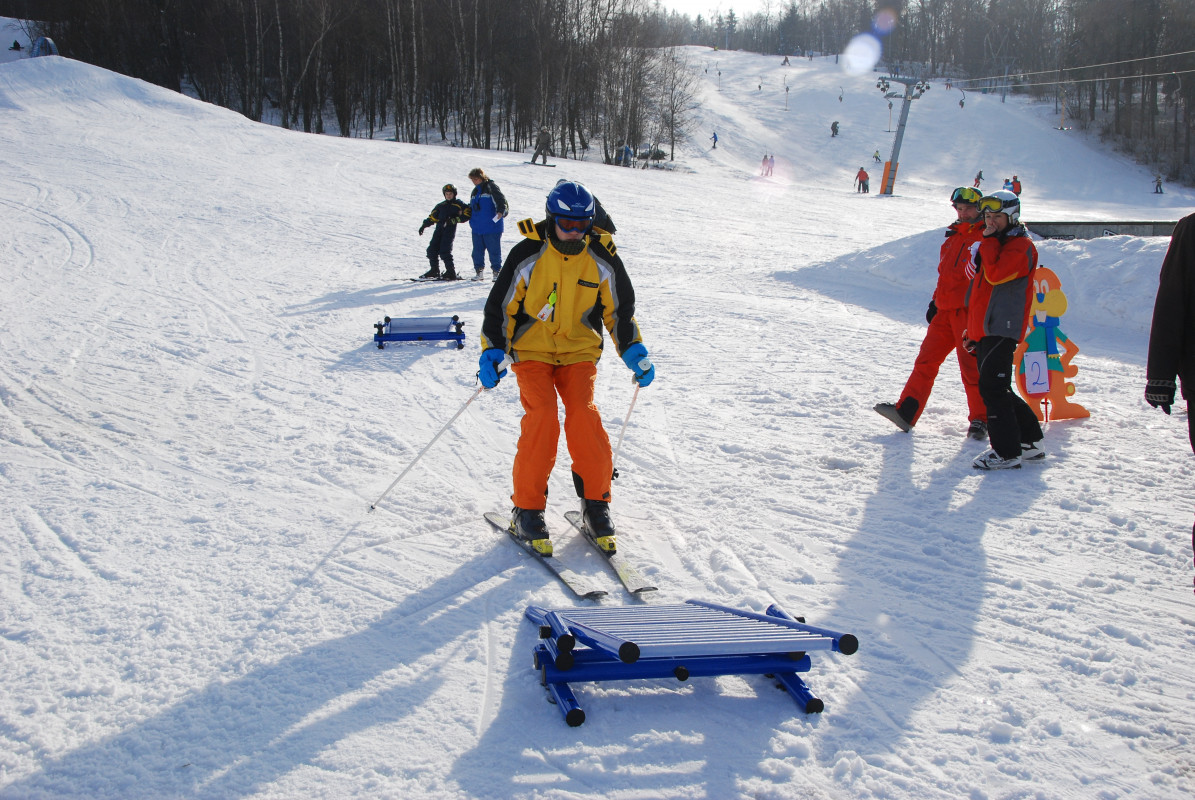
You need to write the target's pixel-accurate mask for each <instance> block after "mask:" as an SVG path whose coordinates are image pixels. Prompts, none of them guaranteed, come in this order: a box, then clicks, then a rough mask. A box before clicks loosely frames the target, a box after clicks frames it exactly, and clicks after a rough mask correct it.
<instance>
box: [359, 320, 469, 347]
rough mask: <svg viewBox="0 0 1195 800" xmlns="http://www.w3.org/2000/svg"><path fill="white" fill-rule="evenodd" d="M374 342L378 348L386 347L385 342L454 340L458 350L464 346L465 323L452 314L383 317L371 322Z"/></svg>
mask: <svg viewBox="0 0 1195 800" xmlns="http://www.w3.org/2000/svg"><path fill="white" fill-rule="evenodd" d="M373 327H374V330H376V331H377V333H375V334H374V335H373V340H374V343H376V344H377V346H378V349H379V350H382V349H383V348H385V347H386V342H436V341H454V342H456V347H457V349H458V350H463V349H464V347H465V333H464V330H463V329H464V327H465V323H463V322H461V321H460V317H458V316H457V315H456V314H453V315H452V316H451V317H428V318H420V317H408V318H405V319H394V318H391V317H385V318H384V319H383V320H382V321H381V322H375V323H374V324H373Z"/></svg>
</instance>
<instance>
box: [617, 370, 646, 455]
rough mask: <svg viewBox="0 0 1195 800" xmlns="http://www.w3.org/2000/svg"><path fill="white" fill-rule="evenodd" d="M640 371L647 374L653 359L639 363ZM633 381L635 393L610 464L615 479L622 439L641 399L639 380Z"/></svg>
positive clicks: (634, 379)
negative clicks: (637, 402) (637, 401)
mask: <svg viewBox="0 0 1195 800" xmlns="http://www.w3.org/2000/svg"><path fill="white" fill-rule="evenodd" d="M639 369H641V370H643V371H644V372H647V370H649V369H651V359H649V358H644V359H643V360H641V361H640V362H639ZM631 380H633V381H634V382H635V393H634V394H633V395H631V406H630V408H628V409H627V416H626V418H625V419H624V420H623V421H622V430H620V431H619V432H618V445H617V446H616V447H615V448H614V458H613V460H612V461H611V462H610V466H611V468H612V469H611V471H612V472H613V473H614V477H615V478H617V477H618V470H617V469H613V468H614V467H617V466H618V454H619V453H620V452H622V437H623V436H624V435H625V434H626V432H627V423H628V422H630V421H631V412H632V411H634V410H635V401H636V400H638V399H639V389H640V386H639V379H638V378H631Z"/></svg>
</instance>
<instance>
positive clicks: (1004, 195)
mask: <svg viewBox="0 0 1195 800" xmlns="http://www.w3.org/2000/svg"><path fill="white" fill-rule="evenodd" d="M979 210H980V211H991V212H992V213H994V214H1007V215H1008V221H1009V223H1011V224H1013V225H1016V224H1017V223H1018V222H1020V220H1021V198H1019V197H1017V196H1016V195H1015V194H1013V193H1012V192H1010V191H1007V190H1005V189H1001V190H1000V191H998V192H992V193H991V194H990V195H988V196H987V197H985V198H983V199H982V200H980V201H979Z"/></svg>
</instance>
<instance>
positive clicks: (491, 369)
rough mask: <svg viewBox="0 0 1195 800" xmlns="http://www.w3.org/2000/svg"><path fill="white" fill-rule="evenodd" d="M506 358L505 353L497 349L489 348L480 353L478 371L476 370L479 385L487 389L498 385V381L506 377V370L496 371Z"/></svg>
mask: <svg viewBox="0 0 1195 800" xmlns="http://www.w3.org/2000/svg"><path fill="white" fill-rule="evenodd" d="M504 358H506V351H504V350H502V349H501V348H498V347H491V348H490V349H489V350H483V351H481V359H480V360H479V361H478V365H479V367H480V369H478V370H477V377H478V378H480V379H481V385H482V386H484V387H485V388H487V389H493V388H494V387H495V386H497V385H498V381H500V380H502V378H504V377H505V376H506V370H502V371H501V372H499V371H498V365H499V364H501V363H502V360H503V359H504Z"/></svg>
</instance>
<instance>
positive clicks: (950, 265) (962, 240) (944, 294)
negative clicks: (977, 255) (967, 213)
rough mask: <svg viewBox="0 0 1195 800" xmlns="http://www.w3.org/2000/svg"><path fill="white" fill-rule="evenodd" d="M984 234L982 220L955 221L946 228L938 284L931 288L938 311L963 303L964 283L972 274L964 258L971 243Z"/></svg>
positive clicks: (939, 261) (965, 283) (968, 256)
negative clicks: (968, 272) (968, 271)
mask: <svg viewBox="0 0 1195 800" xmlns="http://www.w3.org/2000/svg"><path fill="white" fill-rule="evenodd" d="M982 238H983V220H982V219H981V220H979V221H978V222H955V223H954V224H953V225H951V226H950V227H949V228H947V229H946V241H944V242H942V250H941V253H940V254H939V256H938V286H937V288H935V289H934V305H935V306H937V307H938V309H939V310H940V311H950V310H952V309H956V308H962V307H963V306H964V305H966V299H967V287H968V286H970V285H971V277H970V275H968V274H967V262H969V261H970V260H971V245H972V244H974V243H975V242H978V241H979V240H980V239H982Z"/></svg>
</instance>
